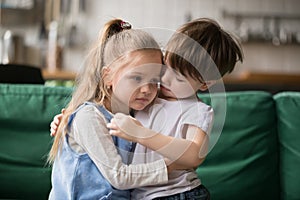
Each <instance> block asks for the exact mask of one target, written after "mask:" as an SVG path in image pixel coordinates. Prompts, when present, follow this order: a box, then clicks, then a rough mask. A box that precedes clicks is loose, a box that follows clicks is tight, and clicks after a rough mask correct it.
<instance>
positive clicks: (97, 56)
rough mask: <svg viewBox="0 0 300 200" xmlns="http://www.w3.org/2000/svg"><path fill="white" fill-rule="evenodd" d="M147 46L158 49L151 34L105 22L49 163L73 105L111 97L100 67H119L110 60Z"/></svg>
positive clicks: (50, 157) (59, 142)
mask: <svg viewBox="0 0 300 200" xmlns="http://www.w3.org/2000/svg"><path fill="white" fill-rule="evenodd" d="M148 49H150V50H157V51H159V52H160V53H161V50H160V47H159V45H158V44H157V42H156V41H155V39H154V38H153V37H152V36H151V35H150V34H148V33H146V32H144V31H142V30H138V29H131V26H130V25H129V24H128V23H127V22H124V21H123V20H121V19H113V20H110V21H109V22H107V23H106V24H105V25H104V27H103V29H102V31H101V32H100V34H99V36H98V39H97V41H96V43H95V45H94V46H93V47H92V48H91V50H90V52H89V54H88V56H87V62H86V64H85V68H84V71H83V73H82V74H81V76H78V77H77V80H76V90H75V91H74V93H73V95H72V99H71V101H70V102H69V104H68V106H67V107H66V111H65V113H64V115H63V118H62V120H61V123H60V125H59V127H58V130H57V134H56V136H55V138H54V142H53V145H52V148H51V150H50V152H49V155H48V162H49V163H53V161H54V159H55V157H56V156H57V154H58V152H59V149H60V148H61V145H62V141H63V139H64V136H65V135H66V132H67V131H66V130H67V123H68V119H69V117H70V115H71V114H72V113H73V112H74V111H75V109H76V108H78V106H80V105H81V104H83V103H84V102H86V101H91V102H95V103H97V104H101V105H103V104H104V101H111V99H110V97H111V92H112V91H110V89H108V88H107V87H105V83H104V80H103V77H102V71H103V70H102V69H103V67H110V68H115V69H114V70H118V65H117V64H113V63H115V61H116V60H118V59H120V58H121V57H122V56H124V55H126V54H128V53H130V52H132V51H139V50H148ZM161 56H162V53H161ZM162 60H163V57H162ZM118 63H119V62H118Z"/></svg>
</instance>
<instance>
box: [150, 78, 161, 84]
mask: <svg viewBox="0 0 300 200" xmlns="http://www.w3.org/2000/svg"><path fill="white" fill-rule="evenodd" d="M159 82H160V80H159V79H157V78H154V79H152V80H151V81H150V83H152V84H157V83H159Z"/></svg>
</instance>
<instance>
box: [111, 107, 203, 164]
mask: <svg viewBox="0 0 300 200" xmlns="http://www.w3.org/2000/svg"><path fill="white" fill-rule="evenodd" d="M108 127H109V128H110V129H111V130H110V134H112V135H115V136H118V137H121V138H124V139H126V140H130V141H133V142H137V143H139V144H141V145H143V146H146V147H148V148H150V149H152V150H154V151H156V152H157V153H159V154H161V155H162V156H164V157H166V158H168V159H169V160H171V162H174V161H176V164H178V165H181V166H185V167H186V168H195V167H197V166H199V165H200V164H201V163H202V162H203V161H204V159H205V156H206V153H207V146H208V136H207V134H206V133H205V132H204V131H202V130H201V129H200V128H198V127H196V126H193V125H186V126H185V127H184V131H185V133H186V138H185V139H183V138H174V137H171V136H166V135H163V134H161V133H157V132H155V131H152V130H150V129H147V128H145V127H143V126H142V125H141V124H140V123H139V122H138V121H137V120H136V119H134V118H132V117H130V116H127V115H124V114H119V113H118V114H117V115H115V118H114V119H113V120H112V121H111V123H110V124H108Z"/></svg>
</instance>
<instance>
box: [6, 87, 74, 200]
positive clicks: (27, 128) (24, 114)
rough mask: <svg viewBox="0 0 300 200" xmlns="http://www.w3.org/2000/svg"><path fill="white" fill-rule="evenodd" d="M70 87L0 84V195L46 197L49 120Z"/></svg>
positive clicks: (29, 197)
mask: <svg viewBox="0 0 300 200" xmlns="http://www.w3.org/2000/svg"><path fill="white" fill-rule="evenodd" d="M70 94H71V89H70V88H63V87H61V88H59V87H55V88H53V87H45V86H42V85H13V84H11V85H10V84H0V199H47V197H48V194H49V190H50V188H51V181H50V175H51V168H50V167H49V166H47V164H46V159H47V153H48V152H49V150H50V147H51V141H52V138H51V137H50V136H49V134H50V131H49V130H50V128H49V127H50V122H51V121H52V119H53V116H54V115H55V114H58V113H60V110H61V109H62V108H63V107H64V106H65V105H66V103H67V102H68V100H69V98H70Z"/></svg>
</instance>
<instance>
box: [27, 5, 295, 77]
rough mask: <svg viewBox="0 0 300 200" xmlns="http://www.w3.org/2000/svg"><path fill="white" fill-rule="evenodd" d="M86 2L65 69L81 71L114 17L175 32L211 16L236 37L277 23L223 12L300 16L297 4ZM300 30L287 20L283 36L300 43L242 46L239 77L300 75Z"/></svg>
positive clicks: (33, 36)
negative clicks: (243, 74) (91, 47)
mask: <svg viewBox="0 0 300 200" xmlns="http://www.w3.org/2000/svg"><path fill="white" fill-rule="evenodd" d="M71 2H72V1H71ZM85 2H86V10H85V11H84V12H81V13H79V16H80V17H79V18H77V20H76V26H77V27H78V32H77V34H76V36H77V40H78V41H79V42H78V44H77V46H76V47H75V48H69V47H65V48H64V55H63V59H64V60H63V67H64V69H66V70H72V71H77V70H78V69H79V67H80V64H81V63H82V61H83V59H84V56H85V54H86V50H87V48H88V47H89V45H90V44H91V43H92V41H93V40H95V39H96V37H97V34H98V31H99V30H100V28H101V27H102V25H103V24H104V23H105V22H106V21H108V20H109V19H111V18H113V17H120V18H123V19H124V20H127V21H129V22H130V23H131V24H132V25H133V27H135V28H144V27H156V28H161V29H169V30H175V29H176V28H177V27H178V26H180V25H181V24H183V23H185V22H186V20H187V19H188V18H189V17H190V18H192V19H194V18H198V17H211V18H214V19H216V20H217V21H219V22H220V23H221V24H222V25H223V27H224V28H225V29H227V30H229V31H231V32H234V33H235V34H240V33H241V30H242V31H243V30H244V32H245V30H246V31H248V32H251V33H254V34H261V33H263V31H265V30H266V28H269V29H268V30H269V31H270V32H272V31H273V32H274V31H275V25H274V22H272V21H270V22H269V23H268V24H266V23H264V20H263V19H259V18H258V19H253V18H247V19H245V20H241V21H240V22H239V23H240V24H238V23H237V21H234V18H232V17H226V16H224V15H223V11H224V10H225V11H227V12H230V13H247V14H250V15H254V16H256V15H257V16H258V15H261V14H266V15H279V16H280V15H288V16H296V17H297V16H298V17H299V16H300V10H299V8H300V1H299V0H252V1H248V0H226V1H224V0H85ZM66 21H68V18H66ZM265 22H266V21H265ZM299 25H300V18H295V19H285V20H281V21H280V23H279V28H280V29H282V30H283V31H285V32H283V33H291V34H293V35H294V36H298V39H299V43H293V44H280V45H277V46H276V45H273V44H272V43H271V42H268V43H260V42H245V43H243V48H244V53H245V61H244V63H243V64H239V65H238V67H237V69H236V72H235V73H240V72H243V71H261V72H279V73H300V64H299V63H300V56H299V55H300V26H299ZM64 27H65V30H64V31H65V33H67V31H68V28H67V27H68V24H64ZM36 29H37V28H36V27H35V28H34V30H32V29H30V31H27V33H26V34H27V36H26V41H27V43H28V44H29V45H36V44H37V43H36V36H37V34H34V33H36V32H35V31H36ZM29 32H31V33H29ZM164 32H166V31H164ZM65 39H67V38H65Z"/></svg>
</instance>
